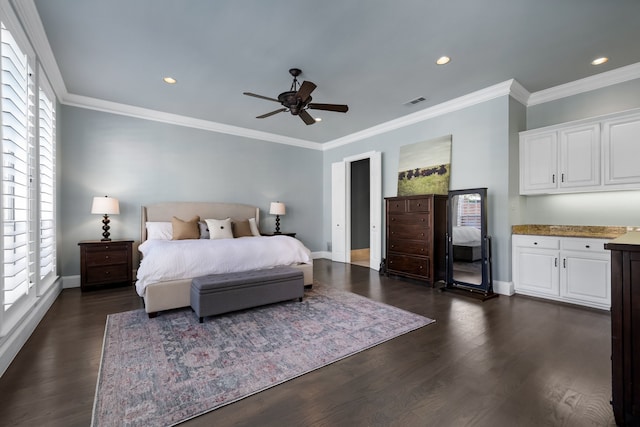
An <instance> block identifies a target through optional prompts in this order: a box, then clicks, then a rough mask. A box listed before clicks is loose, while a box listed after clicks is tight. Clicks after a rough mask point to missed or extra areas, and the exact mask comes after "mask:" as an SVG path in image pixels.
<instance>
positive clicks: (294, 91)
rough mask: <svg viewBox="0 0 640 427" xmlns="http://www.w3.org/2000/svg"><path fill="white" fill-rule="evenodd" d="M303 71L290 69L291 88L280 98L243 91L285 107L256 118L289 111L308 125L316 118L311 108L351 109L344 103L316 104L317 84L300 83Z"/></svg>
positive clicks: (245, 93) (343, 111) (341, 111)
mask: <svg viewBox="0 0 640 427" xmlns="http://www.w3.org/2000/svg"><path fill="white" fill-rule="evenodd" d="M301 73H302V70H300V69H299V68H292V69H290V70H289V74H291V75H292V76H293V83H291V89H289V90H288V91H286V92H282V93H281V94H280V95H278V99H275V98H269V97H268V96H262V95H257V94H255V93H251V92H243V94H244V95H248V96H253V97H256V98H260V99H266V100H267V101H274V102H278V103H280V104H281V105H282V106H283V107H284V108H279V109H277V110H275V111H271V112H270V113H266V114H263V115H261V116H257V117H256V119H264V118H266V117H269V116H273V115H274V114H278V113H283V112H285V111H289V112H290V113H291V114H292V115H294V116H299V117H300V118H301V119H302V121H303V122H305V123H306V124H308V125H312V124H314V123H315V122H316V120H315V119H314V118H313V117H311V114H309V113H308V112H307V110H308V109H311V110H325V111H335V112H338V113H346V112H347V111H349V106H347V105H342V104H316V103H312V102H311V92H313V91H314V90H315V88H316V85H315V84H314V83H312V82H310V81H307V80H305V81H303V82H302V84H299V83H298V76H299V75H300V74H301Z"/></svg>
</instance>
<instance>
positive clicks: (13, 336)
mask: <svg viewBox="0 0 640 427" xmlns="http://www.w3.org/2000/svg"><path fill="white" fill-rule="evenodd" d="M56 282H57V283H55V284H54V285H53V286H51V288H50V289H49V291H48V292H47V293H46V294H45V295H43V296H42V297H40V298H39V299H38V301H37V302H36V304H35V305H34V306H33V309H32V310H31V311H29V314H27V315H26V316H25V318H24V320H22V321H21V322H20V324H19V326H18V327H17V328H15V329H14V330H12V331H11V332H10V333H9V335H7V336H6V337H4V339H3V340H2V344H0V377H2V375H4V373H5V371H6V370H7V369H8V368H9V365H11V362H13V359H14V358H15V357H16V356H17V355H18V353H19V352H20V349H21V348H22V347H23V346H24V344H25V343H26V342H27V340H28V339H29V337H30V336H31V334H32V333H33V331H35V329H36V327H37V326H38V324H39V323H40V321H41V320H42V319H43V318H44V316H45V314H47V311H49V309H50V308H51V306H52V305H53V303H54V301H55V300H56V298H58V295H60V292H62V286H61V283H60V280H59V279H58V280H57V281H56Z"/></svg>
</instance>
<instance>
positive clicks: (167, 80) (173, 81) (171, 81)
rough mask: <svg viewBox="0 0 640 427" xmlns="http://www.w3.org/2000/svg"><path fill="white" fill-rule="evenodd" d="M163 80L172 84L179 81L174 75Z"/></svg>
mask: <svg viewBox="0 0 640 427" xmlns="http://www.w3.org/2000/svg"><path fill="white" fill-rule="evenodd" d="M162 81H164V82H165V83H167V84H170V85H173V84H176V83H178V81H177V80H176V79H174V78H173V77H170V76H167V77H164V78H163V79H162Z"/></svg>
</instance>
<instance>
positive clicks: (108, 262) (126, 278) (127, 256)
mask: <svg viewBox="0 0 640 427" xmlns="http://www.w3.org/2000/svg"><path fill="white" fill-rule="evenodd" d="M78 246H80V288H81V289H82V290H83V291H86V290H90V289H95V288H98V287H102V286H104V285H113V284H122V285H129V286H130V285H131V284H132V283H133V253H132V252H133V249H132V247H133V240H111V241H108V242H103V241H100V240H91V241H83V242H80V243H78Z"/></svg>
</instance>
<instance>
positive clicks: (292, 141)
mask: <svg viewBox="0 0 640 427" xmlns="http://www.w3.org/2000/svg"><path fill="white" fill-rule="evenodd" d="M60 102H61V103H62V104H64V105H69V106H72V107H79V108H87V109H90V110H95V111H101V112H104V113H111V114H118V115H121V116H128V117H134V118H138V119H146V120H152V121H155V122H162V123H167V124H171V125H177V126H184V127H190V128H194V129H202V130H207V131H211V132H218V133H224V134H228V135H235V136H241V137H245V138H251V139H258V140H261V141H268V142H276V143H278V144H286V145H293V146H296V147H302V148H309V149H312V150H320V149H321V144H319V143H317V142H311V141H307V140H304V139H297V138H290V137H288V136H283V135H277V134H274V133H268V132H261V131H257V130H253V129H247V128H241V127H238V126H231V125H225V124H223V123H216V122H211V121H208V120H202V119H196V118H193V117H187V116H181V115H179V114H172V113H165V112H162V111H157V110H151V109H148V108H142V107H135V106H132V105H126V104H119V103H117V102H111V101H105V100H102V99H96V98H90V97H86V96H80V95H73V94H69V95H67V96H66V97H65V99H63V100H61V101H60Z"/></svg>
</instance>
